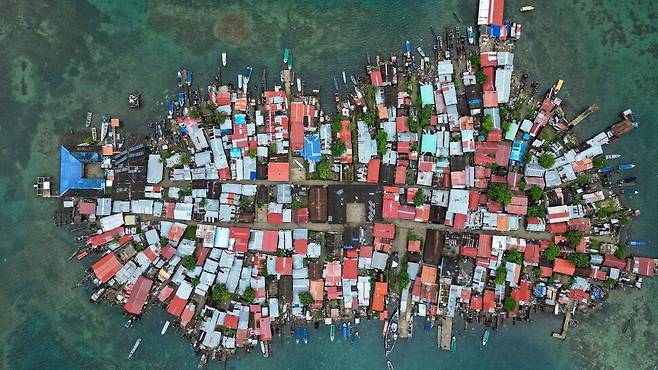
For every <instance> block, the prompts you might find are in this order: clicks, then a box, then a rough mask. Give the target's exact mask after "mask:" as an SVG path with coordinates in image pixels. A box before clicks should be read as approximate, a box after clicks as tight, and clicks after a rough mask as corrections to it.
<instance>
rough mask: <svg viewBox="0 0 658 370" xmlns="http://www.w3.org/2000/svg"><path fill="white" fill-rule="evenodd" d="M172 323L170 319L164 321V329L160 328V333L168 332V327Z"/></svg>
mask: <svg viewBox="0 0 658 370" xmlns="http://www.w3.org/2000/svg"><path fill="white" fill-rule="evenodd" d="M170 324H171V322H169V320H167V321H166V322H165V323H164V326H163V327H162V330H160V335H164V334H165V333H166V332H167V329H169V325H170Z"/></svg>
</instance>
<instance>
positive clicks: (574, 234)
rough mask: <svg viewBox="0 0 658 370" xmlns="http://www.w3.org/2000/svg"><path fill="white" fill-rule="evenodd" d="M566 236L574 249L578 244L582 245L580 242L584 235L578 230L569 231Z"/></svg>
mask: <svg viewBox="0 0 658 370" xmlns="http://www.w3.org/2000/svg"><path fill="white" fill-rule="evenodd" d="M565 236H566V237H567V241H568V242H569V245H571V246H572V247H575V246H577V245H578V244H580V241H581V240H582V239H583V233H581V232H580V231H576V230H570V231H567V233H566V235H565Z"/></svg>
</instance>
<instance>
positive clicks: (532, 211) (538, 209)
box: [528, 205, 546, 217]
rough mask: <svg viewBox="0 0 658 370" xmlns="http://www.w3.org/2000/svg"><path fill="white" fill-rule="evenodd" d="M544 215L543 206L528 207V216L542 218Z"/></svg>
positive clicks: (544, 208)
mask: <svg viewBox="0 0 658 370" xmlns="http://www.w3.org/2000/svg"><path fill="white" fill-rule="evenodd" d="M544 215H546V207H544V206H543V205H534V206H530V207H528V216H530V217H543V216H544Z"/></svg>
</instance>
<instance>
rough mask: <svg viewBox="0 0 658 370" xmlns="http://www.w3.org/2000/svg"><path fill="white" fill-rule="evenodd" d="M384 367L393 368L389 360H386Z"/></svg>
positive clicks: (389, 369) (390, 369)
mask: <svg viewBox="0 0 658 370" xmlns="http://www.w3.org/2000/svg"><path fill="white" fill-rule="evenodd" d="M386 368H388V370H394V369H393V363H392V362H391V360H386Z"/></svg>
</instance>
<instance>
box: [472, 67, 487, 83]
mask: <svg viewBox="0 0 658 370" xmlns="http://www.w3.org/2000/svg"><path fill="white" fill-rule="evenodd" d="M475 79H476V81H477V83H478V84H480V85H484V84H485V83H487V81H488V80H489V76H487V75H486V74H485V73H484V71H483V70H482V69H481V68H478V70H477V72H475Z"/></svg>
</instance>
